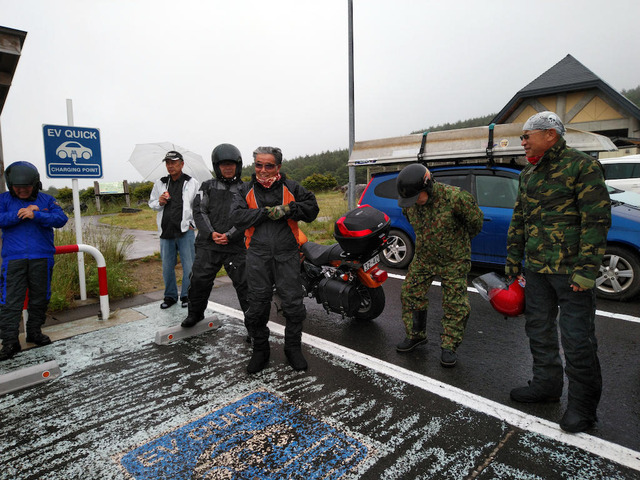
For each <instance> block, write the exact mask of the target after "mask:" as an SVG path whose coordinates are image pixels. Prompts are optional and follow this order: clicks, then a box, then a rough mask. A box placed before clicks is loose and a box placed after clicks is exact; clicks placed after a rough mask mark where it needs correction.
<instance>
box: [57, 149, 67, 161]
mask: <svg viewBox="0 0 640 480" xmlns="http://www.w3.org/2000/svg"><path fill="white" fill-rule="evenodd" d="M58 156H59V157H60V158H61V159H62V160H64V159H65V158H67V152H65V151H64V150H63V151H61V152H58Z"/></svg>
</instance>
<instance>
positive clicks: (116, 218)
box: [99, 205, 158, 231]
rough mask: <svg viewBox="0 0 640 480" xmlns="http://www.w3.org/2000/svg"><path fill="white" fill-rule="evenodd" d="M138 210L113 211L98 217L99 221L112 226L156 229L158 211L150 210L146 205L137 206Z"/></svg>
mask: <svg viewBox="0 0 640 480" xmlns="http://www.w3.org/2000/svg"><path fill="white" fill-rule="evenodd" d="M139 208H140V211H139V212H135V213H121V212H120V213H115V214H111V215H106V216H104V217H100V220H99V221H100V223H104V224H105V225H111V226H113V227H120V228H128V229H133V230H149V231H154V230H157V229H158V224H157V222H156V217H157V214H158V212H156V211H155V210H151V209H150V208H149V207H148V206H146V205H145V206H141V207H139Z"/></svg>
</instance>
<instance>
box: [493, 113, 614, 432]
mask: <svg viewBox="0 0 640 480" xmlns="http://www.w3.org/2000/svg"><path fill="white" fill-rule="evenodd" d="M564 133H565V127H564V125H563V124H562V122H561V121H560V118H559V117H558V116H557V115H556V114H555V113H553V112H540V113H537V114H536V115H533V116H532V117H531V118H529V119H528V120H527V121H526V122H525V124H524V126H523V135H522V136H521V137H520V139H521V140H522V146H523V147H524V150H525V154H526V156H527V160H529V165H527V166H526V167H525V168H524V169H523V170H522V172H521V173H520V181H519V186H518V197H517V200H516V204H515V207H514V210H513V217H512V219H511V225H510V226H509V233H508V238H507V264H506V267H505V273H506V274H507V275H508V276H511V277H515V276H519V277H520V276H521V265H522V260H523V259H524V276H525V278H526V288H525V303H526V307H525V317H526V323H525V331H526V334H527V336H528V337H529V345H530V349H531V354H532V355H533V379H532V380H531V381H529V385H528V386H526V387H519V388H514V389H513V390H512V391H511V398H512V399H513V400H515V401H517V402H526V403H536V402H553V401H558V400H559V399H560V396H561V395H562V387H563V369H562V361H561V359H560V352H559V346H558V332H557V326H556V317H557V318H558V323H559V325H560V335H561V341H562V347H563V350H564V356H565V361H566V374H567V378H568V379H569V396H568V405H567V409H566V411H565V413H564V415H563V417H562V419H561V420H560V427H561V428H562V429H563V430H565V431H568V432H582V431H585V430H587V429H589V428H591V427H592V426H593V425H594V423H595V421H596V420H597V418H596V409H597V407H598V402H599V401H600V394H601V391H602V376H601V373H600V363H599V361H598V354H597V350H598V348H597V342H596V337H595V326H594V322H595V309H596V307H595V289H594V287H595V280H596V277H597V275H598V270H599V268H600V263H601V262H602V256H603V255H604V252H605V247H606V244H607V231H608V229H609V226H610V225H611V205H610V201H609V194H608V192H607V188H606V186H605V183H604V176H603V170H602V167H601V165H600V163H599V162H598V161H597V160H595V159H594V158H592V157H590V156H589V155H586V154H584V153H582V152H579V151H577V150H574V149H572V148H568V147H567V143H566V141H565V140H564V138H563V135H564ZM558 307H559V309H560V315H559V317H558Z"/></svg>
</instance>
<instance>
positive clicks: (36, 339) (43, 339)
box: [25, 332, 51, 347]
mask: <svg viewBox="0 0 640 480" xmlns="http://www.w3.org/2000/svg"><path fill="white" fill-rule="evenodd" d="M25 340H26V341H27V343H35V344H36V345H38V346H39V347H42V346H44V345H49V344H51V339H50V338H49V337H48V336H47V335H45V334H44V333H42V332H27V338H25Z"/></svg>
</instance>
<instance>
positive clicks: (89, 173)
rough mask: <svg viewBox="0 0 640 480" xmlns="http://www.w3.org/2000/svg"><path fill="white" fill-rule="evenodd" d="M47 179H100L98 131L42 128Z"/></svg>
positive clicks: (65, 127) (100, 163)
mask: <svg viewBox="0 0 640 480" xmlns="http://www.w3.org/2000/svg"><path fill="white" fill-rule="evenodd" d="M42 134H43V135H44V159H45V163H46V166H47V177H48V178H102V154H101V152H100V130H98V129H97V128H88V127H70V126H64V125H43V126H42Z"/></svg>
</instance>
